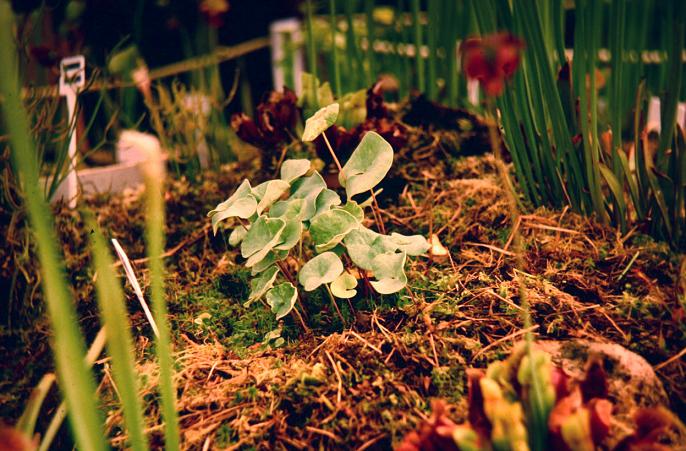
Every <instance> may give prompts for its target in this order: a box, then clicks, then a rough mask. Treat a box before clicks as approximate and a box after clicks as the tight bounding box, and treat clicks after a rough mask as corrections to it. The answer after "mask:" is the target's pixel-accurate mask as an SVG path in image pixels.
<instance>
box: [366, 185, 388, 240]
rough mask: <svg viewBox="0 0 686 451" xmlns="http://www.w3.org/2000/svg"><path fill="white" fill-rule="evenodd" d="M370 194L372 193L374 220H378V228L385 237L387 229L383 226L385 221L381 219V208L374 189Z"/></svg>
mask: <svg viewBox="0 0 686 451" xmlns="http://www.w3.org/2000/svg"><path fill="white" fill-rule="evenodd" d="M369 192H370V193H372V211H373V212H374V219H376V226H377V227H378V228H379V233H381V234H382V235H385V234H386V227H385V226H384V225H383V219H381V207H379V202H377V200H376V194H374V189H370V190H369Z"/></svg>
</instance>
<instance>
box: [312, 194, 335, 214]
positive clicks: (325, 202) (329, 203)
mask: <svg viewBox="0 0 686 451" xmlns="http://www.w3.org/2000/svg"><path fill="white" fill-rule="evenodd" d="M340 204H341V197H340V196H339V195H338V194H336V191H333V190H330V189H325V190H324V191H322V192H321V193H319V196H317V202H316V206H317V211H316V213H315V214H314V215H315V216H317V215H318V214H320V213H324V212H325V211H327V210H330V209H331V207H335V206H337V205H340Z"/></svg>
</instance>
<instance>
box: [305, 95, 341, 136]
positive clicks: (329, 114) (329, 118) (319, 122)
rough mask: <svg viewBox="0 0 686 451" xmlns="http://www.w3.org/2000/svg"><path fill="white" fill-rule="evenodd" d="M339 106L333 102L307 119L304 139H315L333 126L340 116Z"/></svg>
mask: <svg viewBox="0 0 686 451" xmlns="http://www.w3.org/2000/svg"><path fill="white" fill-rule="evenodd" d="M338 109H339V106H338V104H337V103H332V104H331V105H327V106H325V107H324V108H321V109H320V110H319V111H317V112H316V113H314V114H313V115H312V117H311V118H309V119H308V120H306V121H305V131H304V132H303V137H302V140H303V141H314V140H315V139H316V138H317V136H319V135H321V134H322V133H323V132H324V130H326V129H327V128H329V127H331V126H332V125H333V124H334V122H336V118H337V117H338Z"/></svg>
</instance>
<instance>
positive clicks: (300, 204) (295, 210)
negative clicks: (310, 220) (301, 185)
mask: <svg viewBox="0 0 686 451" xmlns="http://www.w3.org/2000/svg"><path fill="white" fill-rule="evenodd" d="M304 206H305V200H304V199H293V198H290V199H288V200H280V201H278V202H276V203H275V204H274V205H272V208H270V209H269V217H271V218H282V219H286V218H289V219H298V220H302V217H303V208H304Z"/></svg>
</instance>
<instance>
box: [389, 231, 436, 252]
mask: <svg viewBox="0 0 686 451" xmlns="http://www.w3.org/2000/svg"><path fill="white" fill-rule="evenodd" d="M390 240H391V242H393V243H394V244H395V245H396V246H397V248H398V249H400V250H401V251H403V252H405V253H406V254H407V255H412V256H414V257H416V256H418V255H424V254H426V251H428V250H429V248H430V247H431V246H430V245H429V242H428V241H427V240H426V238H424V237H423V236H421V235H410V236H406V235H401V234H400V233H395V232H393V233H391V236H390Z"/></svg>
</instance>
